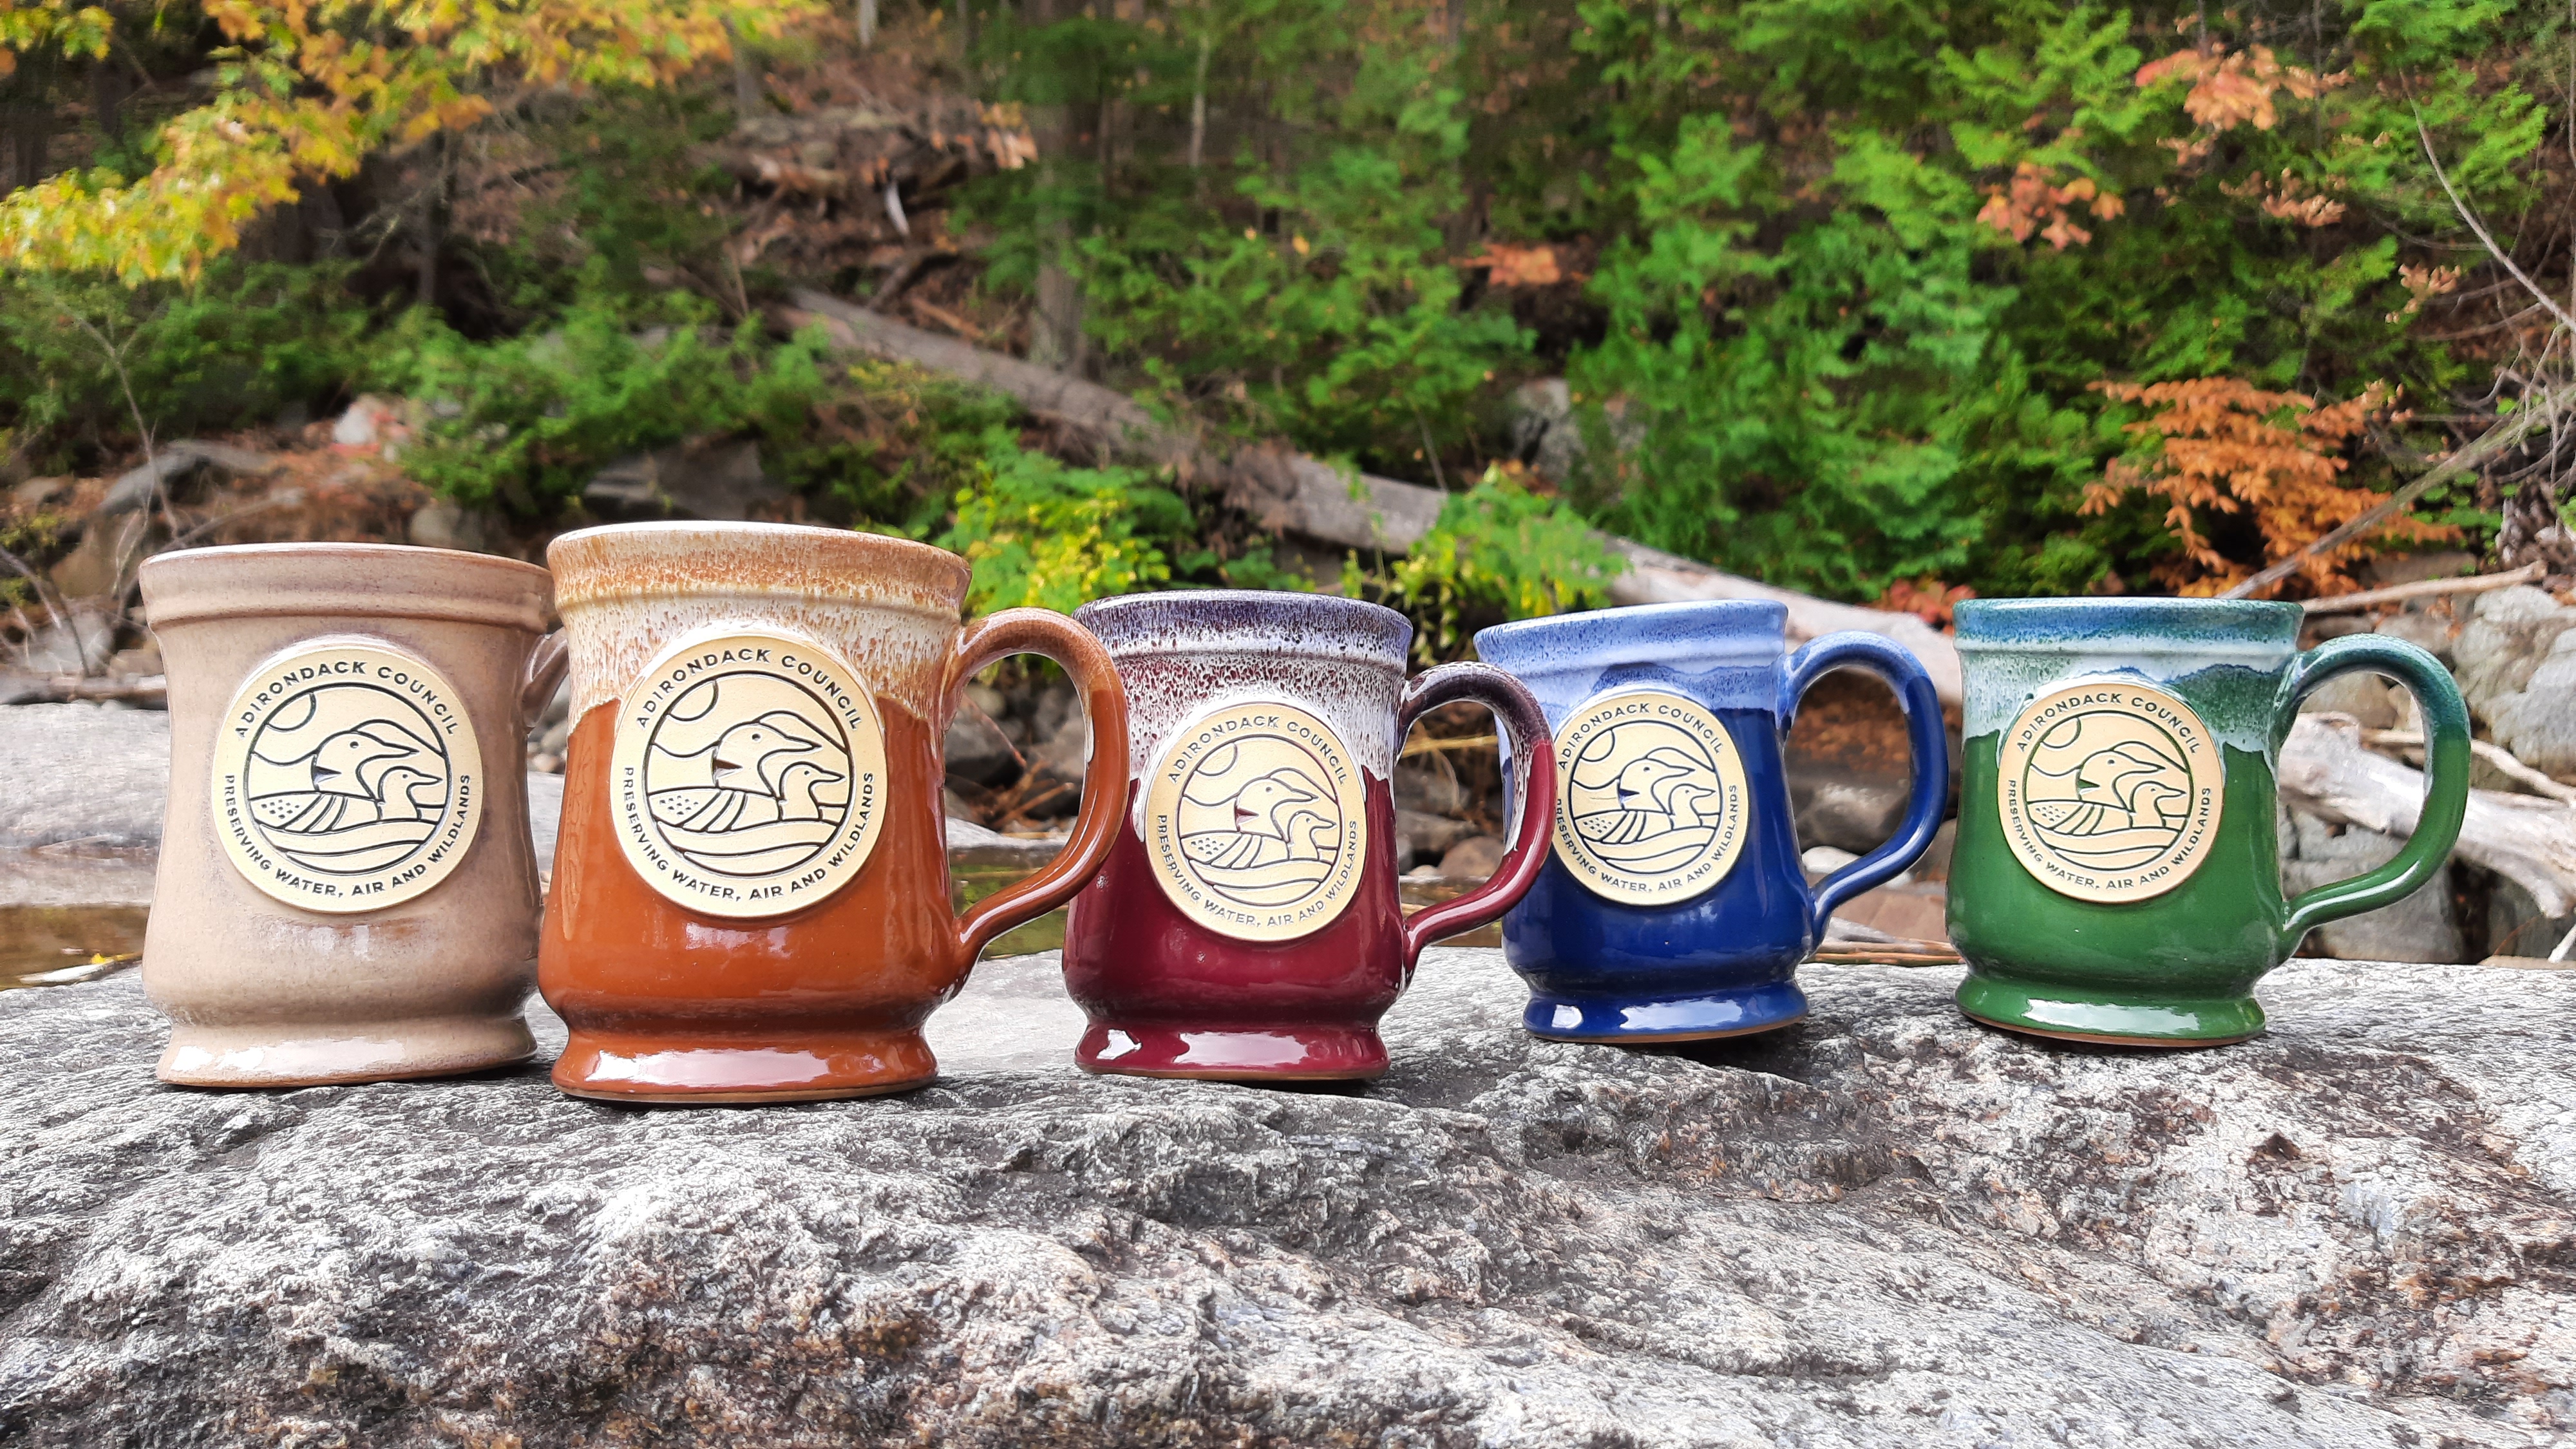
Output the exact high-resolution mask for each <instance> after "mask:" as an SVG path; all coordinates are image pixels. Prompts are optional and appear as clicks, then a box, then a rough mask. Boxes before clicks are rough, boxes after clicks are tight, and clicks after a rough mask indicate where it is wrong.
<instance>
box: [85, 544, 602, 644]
mask: <svg viewBox="0 0 2576 1449" xmlns="http://www.w3.org/2000/svg"><path fill="white" fill-rule="evenodd" d="M297 558H307V559H336V560H340V561H343V562H365V561H367V560H370V559H375V560H384V561H387V562H393V561H402V562H410V563H418V564H434V565H437V566H438V567H441V568H457V569H469V570H474V571H477V572H481V573H484V574H485V575H487V577H486V578H485V579H482V580H478V581H477V582H478V584H481V585H483V587H477V588H471V589H470V594H471V596H472V597H471V600H470V602H469V601H468V600H466V599H457V598H453V597H443V596H440V595H437V594H429V593H425V591H424V592H413V593H409V594H406V595H396V594H393V593H390V592H389V591H385V590H376V589H358V588H352V587H350V586H349V585H347V584H341V583H327V584H318V585H295V584H289V585H287V586H286V587H285V588H283V589H279V588H278V587H277V586H276V585H274V584H266V585H263V587H262V590H261V595H260V597H259V598H258V600H257V601H255V602H235V603H227V604H217V603H215V602H213V601H211V600H205V599H203V598H202V595H204V594H205V593H208V592H213V593H217V594H220V593H227V592H231V591H234V590H238V589H240V588H242V587H243V584H242V582H241V580H239V579H238V578H232V579H227V578H225V577H224V576H223V575H222V574H221V573H217V574H215V575H214V576H213V577H211V578H209V577H203V576H202V575H204V574H206V573H207V571H209V570H212V569H219V568H220V567H221V566H223V565H225V564H232V563H240V562H267V561H270V560H276V561H278V562H287V561H291V560H293V559H297ZM553 577H554V576H553V575H552V574H550V573H548V572H547V571H546V570H545V569H544V568H543V567H542V566H540V565H537V564H532V563H526V562H522V561H521V560H519V559H514V558H503V557H501V556H500V555H498V554H489V553H469V552H467V551H465V550H463V549H454V548H423V547H421V546H420V545H418V544H408V543H322V542H297V543H223V544H211V545H208V546H207V547H204V548H184V549H175V550H173V551H171V552H169V553H163V554H155V555H153V556H152V557H151V558H148V559H145V560H144V561H143V564H142V567H140V568H138V569H136V570H135V582H136V584H137V585H138V586H139V587H140V588H141V589H142V591H143V622H144V624H145V625H146V626H147V627H150V628H154V629H159V628H162V627H164V626H166V625H170V624H193V623H197V622H199V621H201V620H206V619H274V618H287V617H294V616H302V615H328V616H330V617H333V618H349V619H423V620H430V621H434V622H439V623H452V624H490V625H496V626H498V627H502V628H515V629H523V630H525V631H527V632H529V633H532V634H541V633H543V632H545V628H546V619H545V613H546V601H547V600H548V599H550V598H551V597H552V595H553ZM530 584H533V585H535V586H536V587H535V589H534V590H533V591H532V592H533V597H531V591H528V590H526V589H525V588H524V586H526V585H530ZM513 585H517V586H521V587H512V586H513ZM391 588H392V589H393V590H413V589H418V588H419V586H417V585H412V584H403V583H397V584H394V585H392V586H391ZM174 593H175V597H173V595H174ZM156 595H157V596H158V597H156ZM397 597H403V598H408V599H413V600H418V599H422V598H424V597H426V598H428V599H432V600H437V601H438V602H434V603H422V602H394V601H393V600H394V599H395V598H397ZM522 601H524V602H526V603H529V604H532V605H533V607H532V608H528V609H525V610H522V609H521V608H520V607H519V605H520V603H521V602H522Z"/></svg>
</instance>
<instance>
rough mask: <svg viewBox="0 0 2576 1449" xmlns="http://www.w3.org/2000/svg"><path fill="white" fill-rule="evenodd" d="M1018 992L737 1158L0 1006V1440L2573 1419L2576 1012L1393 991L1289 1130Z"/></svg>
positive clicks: (746, 1115) (2548, 981) (2428, 1000)
mask: <svg viewBox="0 0 2576 1449" xmlns="http://www.w3.org/2000/svg"><path fill="white" fill-rule="evenodd" d="M1055 977H1056V967H1055V963H1054V962H1053V960H1052V959H1051V958H1047V957H1034V958H1017V959H1013V960H1006V961H999V962H991V963H987V964H986V965H985V966H984V967H982V968H980V970H979V972H978V974H977V976H976V979H975V981H974V983H973V984H971V985H970V986H969V988H968V990H967V992H966V993H965V995H964V996H962V997H961V998H960V999H959V1000H958V1001H956V1002H954V1003H952V1004H951V1005H950V1006H949V1007H948V1008H947V1009H946V1010H945V1011H944V1012H943V1013H942V1014H941V1016H940V1017H938V1018H936V1019H935V1022H934V1027H935V1029H936V1036H935V1041H936V1043H937V1045H938V1047H939V1049H940V1051H941V1052H942V1054H943V1065H944V1067H945V1069H946V1075H945V1076H944V1077H943V1078H942V1080H941V1081H940V1082H939V1083H937V1084H936V1085H934V1086H932V1087H929V1088H926V1089H923V1090H921V1091H918V1092H914V1093H911V1094H908V1095H904V1096H898V1097H888V1098H877V1099H872V1100H863V1101H855V1102H840V1103H831V1104H821V1105H814V1106H805V1107H788V1108H763V1109H732V1108H721V1109H717V1108H710V1109H646V1108H629V1107H618V1106H610V1105H606V1104H601V1103H596V1102H586V1101H577V1100H573V1099H570V1098H566V1097H563V1096H560V1095H558V1094H557V1093H555V1092H554V1091H553V1090H552V1089H551V1088H550V1087H549V1086H548V1085H547V1082H546V1080H545V1076H544V1073H543V1069H542V1067H541V1066H538V1065H531V1066H529V1067H526V1068H523V1069H520V1070H515V1071H508V1072H502V1073H496V1074H492V1075H487V1076H483V1077H479V1078H473V1079H467V1080H462V1081H453V1082H444V1083H409V1084H398V1085H384V1086H364V1087H336V1088H319V1089H310V1090H304V1091H295V1092H282V1093H258V1094H229V1095H227V1094H206V1093H197V1092H188V1091H181V1090H175V1089H168V1088H162V1087H158V1086H156V1085H154V1083H153V1081H152V1078H151V1064H152V1060H153V1056H154V1052H155V1050H156V1049H157V1047H158V1044H159V1039H160V1033H159V1028H158V1025H157V1023H156V1021H155V1019H154V1017H153V1015H152V1013H151V1011H150V1009H149V1007H148V1004H147V1003H146V1002H145V1001H144V999H143V997H142V995H141V991H140V988H139V985H138V983H137V982H136V981H135V980H134V979H133V977H131V976H130V975H129V976H125V977H120V978H116V979H113V980H110V981H107V982H102V983H96V984H92V985H85V986H72V987H59V988H51V989H45V990H31V991H16V992H7V993H0V1070H5V1072H6V1080H7V1081H8V1082H9V1084H10V1091H9V1093H8V1095H7V1099H6V1105H5V1106H0V1314H5V1318H0V1442H7V1443H12V1444H29V1445H81V1446H111V1445H235V1444H244V1445H249V1444H257V1445H289V1444H291V1445H315V1446H320V1445H369V1446H411V1445H421V1446H428V1445H492V1446H498V1445H521V1446H530V1449H534V1446H551V1445H563V1446H577V1445H578V1446H588V1445H608V1444H621V1445H622V1444H648V1443H649V1444H655V1445H715V1444H755V1443H756V1444H764V1445H846V1444H865V1445H880V1444H883V1445H892V1444H933V1443H935V1444H946V1445H965V1446H981V1445H993V1446H1002V1445H1013V1446H1022V1445H1086V1446H1087V1445H1112V1444H1116V1445H1171V1446H1201V1445H1263V1446H1270V1445H1276V1446H1287V1445H1381V1446H1469V1445H1476V1446H1517V1445H1532V1446H1537V1445H1548V1446H1565V1445H1577V1446H1594V1449H1612V1446H1649V1445H1653V1446H1661V1445H1694V1446H1697V1445H1706V1446H1720V1445H1724V1446H1757V1445H1781V1444H1788V1445H1801V1446H1837V1445H1891V1446H1892V1445H1907V1446H1953V1445H1955V1446H1962V1449H1966V1446H1985V1445H2059V1444H2064V1445H2085V1446H2091V1445H2158V1446H2169V1445H2207V1446H2219V1445H2227V1446H2244V1445H2333V1446H2353V1445H2390V1446H2422V1449H2431V1446H2435V1445H2514V1446H2524V1445H2541V1444H2550V1443H2563V1442H2566V1436H2567V1434H2568V1433H2569V1431H2570V1430H2571V1429H2576V1291H2571V1290H2576V1051H2571V1049H2570V1048H2571V1046H2572V1045H2576V1042H2571V1037H2572V1036H2576V1010H2571V1008H2576V975H2558V974H2550V973H2521V972H2510V971H2503V970H2496V969H2480V968H2474V967H2445V966H2390V965H2380V964H2373V963H2358V962H2329V961H2302V962H2298V963H2295V964H2293V965H2292V966H2290V967H2288V968H2286V969H2284V970H2283V971H2281V972H2280V973H2278V974H2277V975H2276V976H2275V977H2274V978H2273V979H2272V980H2271V981H2270V982H2268V983H2267V984H2266V986H2265V988H2264V996H2265V1000H2266V1002H2267V1003H2268V1005H2269V1006H2270V1008H2271V1010H2272V1012H2273V1013H2274V1026H2273V1029H2272V1030H2271V1032H2270V1033H2269V1034H2268V1035H2266V1036H2263V1037H2261V1038H2259V1039H2257V1040H2255V1041H2252V1042H2249V1043H2246V1044H2244V1045H2241V1046H2236V1047H2230V1048H2226V1049H2223V1050H2220V1051H2213V1052H2201V1053H2187V1054H2169V1053H2154V1052H2146V1051H2124V1050H2102V1049H2084V1048H2077V1047H2071V1046H2065V1045H2052V1044H2046V1043H2039V1042H2034V1041H2029V1040H2025V1039H2020V1038H2015V1037H2010V1036H2005V1035H2001V1034H1998V1033H1993V1032H1989V1031H1985V1030H1983V1029H1980V1028H1978V1027H1975V1026H1972V1025H1970V1024H1969V1023H1967V1022H1965V1021H1964V1020H1962V1019H1961V1018H1960V1017H1959V1016H1958V1015H1957V1014H1956V1012H1955V1011H1954V1010H1952V1009H1951V1007H1950V1005H1949V1001H1948V996H1949V992H1950V990H1951V988H1952V987H1953V986H1954V985H1955V982H1956V972H1955V971H1952V970H1946V969H1932V970H1913V971H1908V970H1902V969H1897V968H1887V967H1810V968H1808V970H1807V971H1806V973H1805V980H1806V982H1807V983H1808V986H1809V990H1810V992H1811V993H1812V995H1813V997H1814V1001H1815V1010H1814V1014H1813V1015H1812V1016H1811V1017H1810V1018H1809V1019H1808V1020H1807V1021H1806V1022H1804V1023H1801V1024H1800V1025H1798V1026H1795V1027H1793V1028H1790V1029H1788V1030H1784V1031H1782V1032H1778V1033H1775V1034H1772V1035H1770V1036H1766V1037H1761V1038H1755V1039H1750V1040H1745V1041H1738V1042H1734V1043H1720V1044H1712V1045H1703V1046H1701V1047H1697V1048H1692V1049H1688V1050H1679V1049H1674V1050H1662V1051H1629V1050H1622V1049H1619V1048H1614V1047H1605V1046H1577V1045H1559V1044H1549V1043H1543V1042H1538V1041H1535V1040H1532V1039H1531V1038H1529V1037H1527V1036H1525V1035H1523V1034H1522V1033H1521V1032H1520V1031H1519V1029H1518V1027H1517V1025H1516V1016H1517V1012H1518V994H1519V993H1518V987H1517V983H1515V982H1514V981H1513V980H1512V979H1511V978H1510V977H1509V976H1508V975H1507V974H1506V973H1505V972H1504V970H1503V968H1502V967H1501V965H1500V963H1499V959H1498V956H1497V953H1494V952H1490V951H1469V950H1435V951H1433V952H1432V953H1430V955H1429V956H1428V958H1427V959H1426V962H1425V965H1424V967H1423V970H1422V973H1421V976H1420V978H1419V980H1418V981H1417V983H1416V985H1415V987H1414V989H1413V990H1412V991H1411V992H1410V993H1409V994H1408V995H1407V996H1406V997H1405V999H1404V1000H1403V1002H1402V1003H1401V1004H1400V1005H1399V1006H1398V1007H1397V1009H1396V1011H1395V1013H1394V1014H1393V1015H1392V1016H1391V1017H1390V1019H1389V1022H1388V1027H1387V1034H1388V1038H1389V1041H1390V1045H1391V1047H1392V1049H1393V1053H1394V1058H1395V1068H1394V1070H1393V1071H1392V1072H1391V1073H1390V1074H1389V1075H1388V1076H1387V1077H1385V1078H1384V1079H1382V1080H1380V1081H1379V1082H1377V1083H1375V1084H1372V1085H1369V1086H1367V1087H1365V1088H1358V1089H1346V1090H1302V1091H1278V1090H1266V1089H1261V1088H1255V1087H1244V1086H1231V1085H1216V1084H1206V1083H1187V1082H1162V1081H1144V1080H1134V1079H1120V1078H1091V1077H1085V1076H1083V1075H1082V1074H1080V1073H1079V1072H1077V1071H1075V1070H1074V1069H1073V1068H1072V1066H1071V1065H1070V1061H1069V1047H1070V1045H1071V1033H1072V1032H1073V1031H1074V1030H1075V1029H1076V1028H1077V1027H1078V1025H1079V1016H1078V1014H1077V1013H1075V1012H1074V1011H1073V1009H1072V1008H1071V1007H1070V1006H1069V1005H1067V1004H1066V1003H1065V1002H1064V1001H1063V999H1062V997H1061V995H1060V994H1059V993H1058V992H1057V990H1056V988H1055V986H1054V982H1055ZM540 1025H541V1032H540V1035H541V1039H544V1040H545V1041H546V1042H547V1043H548V1045H549V1046H551V1045H552V1044H553V1043H556V1042H560V1040H561V1028H560V1026H559V1025H556V1024H554V1023H552V1022H551V1021H544V1022H541V1023H540Z"/></svg>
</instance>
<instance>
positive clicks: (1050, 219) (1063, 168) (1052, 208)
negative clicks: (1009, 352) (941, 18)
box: [1028, 0, 1100, 373]
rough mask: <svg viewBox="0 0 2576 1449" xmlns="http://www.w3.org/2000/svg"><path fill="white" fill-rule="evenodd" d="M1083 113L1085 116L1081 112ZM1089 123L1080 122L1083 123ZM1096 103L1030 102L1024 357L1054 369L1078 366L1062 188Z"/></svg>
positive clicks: (1095, 119)
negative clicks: (1032, 189) (1033, 240)
mask: <svg viewBox="0 0 2576 1449" xmlns="http://www.w3.org/2000/svg"><path fill="white" fill-rule="evenodd" d="M1028 16H1029V24H1030V25H1032V26H1044V25H1052V24H1054V23H1055V22H1056V21H1057V20H1059V19H1062V18H1064V17H1063V16H1062V15H1060V14H1059V13H1058V10H1057V0H1029V5H1028ZM1086 112H1087V113H1088V114H1087V115H1086V114H1085V113H1086ZM1086 121H1087V122H1088V123H1089V124H1087V125H1086V124H1085V122H1086ZM1099 126H1100V118H1099V107H1098V106H1097V105H1091V106H1082V105H1076V104H1074V103H1072V102H1070V101H1058V102H1050V103H1049V104H1046V105H1042V106H1031V107H1029V135H1030V139H1032V140H1033V141H1035V142H1036V143H1037V148H1038V177H1037V182H1038V194H1039V196H1040V197H1041V198H1043V201H1042V205H1041V209H1040V212H1039V215H1038V245H1039V247H1040V248H1041V254H1040V256H1039V258H1038V279H1037V315H1036V316H1034V317H1032V318H1030V319H1029V361H1031V362H1033V363H1036V364H1037V365H1038V366H1040V367H1044V368H1048V369H1051V370H1053V371H1056V372H1067V373H1078V372H1079V371H1081V368H1082V351H1083V348H1082V341H1083V338H1082V284H1081V283H1080V282H1078V281H1076V280H1075V278H1074V275H1073V272H1072V269H1071V268H1070V267H1069V266H1067V264H1066V263H1067V258H1068V256H1069V254H1070V253H1071V252H1072V250H1073V214H1072V211H1071V209H1070V208H1069V207H1068V206H1067V205H1066V204H1065V197H1064V194H1063V193H1064V191H1065V189H1066V188H1067V187H1069V186H1070V185H1071V184H1072V179H1073V174H1074V173H1073V169H1072V161H1073V158H1074V157H1075V156H1076V155H1077V154H1078V152H1077V150H1076V148H1077V147H1079V146H1081V145H1082V144H1083V143H1084V142H1085V141H1087V140H1090V139H1092V137H1093V136H1095V135H1096V134H1097V132H1098V130H1099Z"/></svg>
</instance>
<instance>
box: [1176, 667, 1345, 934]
mask: <svg viewBox="0 0 2576 1449" xmlns="http://www.w3.org/2000/svg"><path fill="white" fill-rule="evenodd" d="M1143 828H1144V834H1145V849H1146V853H1147V855H1148V856H1149V857H1150V858H1151V859H1152V861H1153V866H1154V878H1155V880H1156V881H1158V882H1160V883H1161V885H1162V888H1163V894H1164V895H1165V896H1167V897H1169V898H1170V900H1171V902H1172V903H1173V904H1174V905H1176V906H1178V907H1180V909H1181V910H1182V911H1183V912H1184V913H1186V914H1188V915H1190V916H1192V917H1194V918H1195V919H1197V920H1199V921H1201V922H1202V923H1204V924H1206V925H1208V926H1209V927H1211V928H1213V929H1215V930H1217V931H1220V932H1222V933H1224V934H1226V935H1229V936H1233V937H1235V938H1237V939H1239V940H1246V941H1286V940H1292V939H1294V938H1296V937H1299V936H1303V935H1307V934H1309V933H1310V932H1313V931H1317V930H1320V929H1322V928H1323V927H1324V926H1325V925H1327V924H1329V923H1331V921H1332V920H1333V918H1334V917H1336V916H1338V915H1340V914H1341V912H1342V908H1343V907H1345V906H1347V905H1349V904H1350V900H1351V896H1352V894H1353V893H1354V891H1355V890H1356V888H1357V886H1358V883H1359V878H1360V871H1361V870H1362V868H1363V867H1364V865H1365V863H1366V862H1365V860H1364V857H1365V855H1366V853H1367V851H1366V847H1367V842H1368V806H1367V793H1366V785H1365V782H1364V781H1363V778H1362V776H1361V774H1360V770H1359V767H1358V766H1357V765H1355V764H1354V763H1352V760H1351V754H1350V749H1349V747H1348V746H1346V745H1344V744H1343V743H1342V740H1341V737H1340V736H1338V735H1336V734H1334V733H1333V730H1332V727H1331V726H1329V725H1327V724H1325V723H1324V722H1323V721H1322V720H1320V719H1318V718H1316V717H1315V716H1314V715H1312V714H1309V713H1307V712H1306V711H1304V710H1302V709H1299V708H1297V707H1296V706H1294V705H1287V704H1272V703H1253V704H1233V705H1226V706H1222V707H1220V708H1218V709H1216V710H1214V711H1211V712H1210V713H1207V714H1203V715H1201V716H1199V717H1198V718H1197V719H1196V720H1194V721H1192V722H1190V723H1189V724H1187V725H1184V726H1183V727H1181V728H1180V729H1178V730H1176V731H1174V732H1173V735H1172V741H1171V743H1170V744H1169V745H1168V746H1167V747H1166V748H1165V750H1164V753H1163V758H1162V761H1161V763H1160V764H1158V765H1157V766H1156V767H1155V770H1154V774H1153V777H1152V779H1151V780H1150V781H1149V782H1148V783H1147V786H1146V790H1145V814H1144V820H1143Z"/></svg>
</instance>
